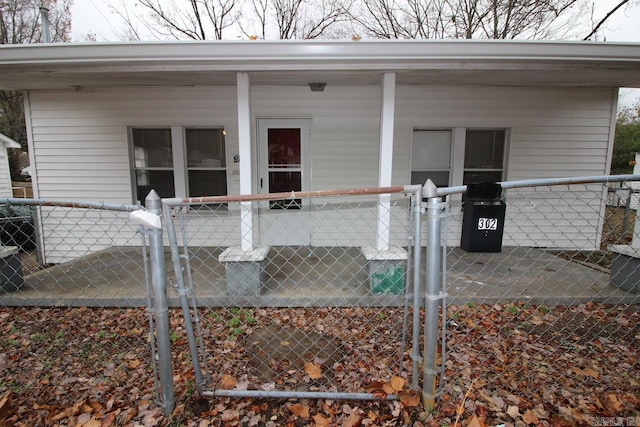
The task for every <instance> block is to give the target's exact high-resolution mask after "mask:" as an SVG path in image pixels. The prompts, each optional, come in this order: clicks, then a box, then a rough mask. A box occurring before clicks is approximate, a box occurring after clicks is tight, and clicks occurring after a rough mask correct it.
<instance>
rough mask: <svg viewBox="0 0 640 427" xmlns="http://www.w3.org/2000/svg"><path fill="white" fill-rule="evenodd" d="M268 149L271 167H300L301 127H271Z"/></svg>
mask: <svg viewBox="0 0 640 427" xmlns="http://www.w3.org/2000/svg"><path fill="white" fill-rule="evenodd" d="M267 150H268V161H269V168H286V167H297V168H299V167H300V165H301V162H300V158H301V156H300V129H296V128H294V129H269V134H268V146H267Z"/></svg>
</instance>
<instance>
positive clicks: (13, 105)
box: [0, 0, 71, 178]
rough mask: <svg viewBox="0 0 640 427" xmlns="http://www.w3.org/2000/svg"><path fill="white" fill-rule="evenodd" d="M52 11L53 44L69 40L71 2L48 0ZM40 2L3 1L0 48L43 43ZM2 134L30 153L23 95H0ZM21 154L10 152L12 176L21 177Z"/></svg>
mask: <svg viewBox="0 0 640 427" xmlns="http://www.w3.org/2000/svg"><path fill="white" fill-rule="evenodd" d="M43 3H44V5H45V6H47V7H48V9H49V21H50V22H51V25H50V30H51V41H52V42H61V41H68V40H69V31H70V29H71V14H70V8H71V1H70V0H49V1H45V2H43ZM39 4H40V1H39V0H2V1H0V44H27V43H38V42H40V41H41V40H42V29H41V25H40V12H39V8H38V6H39ZM0 132H2V133H3V134H5V135H7V136H9V137H11V138H12V139H14V140H15V141H18V142H19V143H20V145H22V149H23V150H27V131H26V126H25V119H24V105H23V98H22V93H20V92H16V91H0ZM19 154H20V153H19V150H11V153H10V158H9V160H10V162H9V163H10V166H11V175H12V176H13V177H14V178H17V177H19V175H20V170H19V168H18V162H17V157H19Z"/></svg>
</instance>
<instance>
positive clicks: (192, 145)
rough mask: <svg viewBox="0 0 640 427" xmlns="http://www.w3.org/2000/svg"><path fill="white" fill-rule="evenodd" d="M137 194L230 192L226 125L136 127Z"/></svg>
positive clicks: (141, 197) (141, 196)
mask: <svg viewBox="0 0 640 427" xmlns="http://www.w3.org/2000/svg"><path fill="white" fill-rule="evenodd" d="M130 134H131V140H132V141H131V145H132V155H133V166H134V177H135V190H136V194H135V198H136V200H137V201H140V202H144V199H145V197H146V196H147V194H148V193H149V191H150V190H151V189H154V190H155V191H156V192H157V193H158V195H159V196H160V197H184V196H189V197H198V196H222V195H226V194H227V170H226V152H225V133H224V129H223V128H199V127H198V128H196V127H189V128H188V127H181V126H172V127H168V128H132V129H131V133H130Z"/></svg>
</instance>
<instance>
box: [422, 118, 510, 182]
mask: <svg viewBox="0 0 640 427" xmlns="http://www.w3.org/2000/svg"><path fill="white" fill-rule="evenodd" d="M506 138H507V130H506V129H472V128H453V129H449V130H414V132H413V149H412V159H411V163H412V166H411V183H412V184H424V183H425V182H426V181H427V179H431V181H433V183H434V184H435V185H437V186H438V187H447V186H450V185H452V186H455V185H462V184H467V183H471V182H498V181H503V180H504V160H505V149H506V145H507V144H506Z"/></svg>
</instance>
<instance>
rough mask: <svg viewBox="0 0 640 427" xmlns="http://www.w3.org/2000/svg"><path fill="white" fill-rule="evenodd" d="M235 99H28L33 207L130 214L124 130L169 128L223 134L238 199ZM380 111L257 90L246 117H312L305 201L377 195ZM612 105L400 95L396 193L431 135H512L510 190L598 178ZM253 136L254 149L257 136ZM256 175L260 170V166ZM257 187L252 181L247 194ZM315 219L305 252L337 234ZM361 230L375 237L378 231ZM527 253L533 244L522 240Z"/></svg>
mask: <svg viewBox="0 0 640 427" xmlns="http://www.w3.org/2000/svg"><path fill="white" fill-rule="evenodd" d="M381 82H382V78H381ZM236 97H237V92H236V87H235V86H230V87H163V88H120V89H104V90H102V89H101V90H78V91H61V92H32V93H30V94H29V107H30V109H31V111H30V116H29V117H30V122H29V123H28V126H29V127H30V131H31V132H30V134H31V137H32V141H30V143H31V150H33V156H34V158H35V164H34V165H33V167H34V168H35V174H36V176H37V180H38V186H37V187H38V196H39V197H43V198H53V199H55V198H59V199H70V198H74V199H86V200H104V201H106V202H110V203H131V201H132V200H133V194H132V185H133V184H132V182H131V172H130V156H129V149H128V138H127V127H128V126H170V125H176V126H177V125H179V126H211V125H215V126H218V125H220V126H224V127H225V130H226V157H227V159H226V163H227V166H228V170H227V179H228V189H229V194H238V193H239V171H238V164H237V163H233V157H234V156H235V155H236V154H238V136H237V135H238V130H237V116H238V111H237V105H236ZM380 100H381V86H361V87H336V86H331V85H327V87H326V88H325V91H324V92H311V91H310V90H309V88H308V87H306V86H299V87H281V86H252V88H251V108H252V111H251V113H252V117H253V119H254V121H253V125H254V126H255V118H256V117H264V118H311V140H310V159H311V160H310V167H311V179H310V188H311V189H312V190H324V189H337V188H357V187H374V186H376V185H377V182H378V176H377V174H378V150H379V146H380V136H379V132H380ZM614 100H615V97H614V91H613V90H611V89H598V88H575V89H571V88H569V89H563V88H510V87H447V86H417V85H416V86H402V85H398V86H397V87H396V112H395V126H394V158H393V180H392V185H402V184H408V183H409V182H410V174H411V159H410V156H411V147H412V134H413V131H414V129H429V128H432V129H455V128H503V129H509V130H510V134H509V138H508V139H509V149H508V151H507V153H508V154H507V158H506V159H505V178H506V179H509V180H517V179H533V178H548V177H563V176H575V175H602V174H605V173H607V171H608V165H607V158H608V157H607V156H608V152H609V151H608V150H609V139H610V131H611V123H612V116H611V115H612V111H613V110H614V107H615V106H614ZM252 136H253V138H252V140H253V141H254V142H255V137H256V135H255V129H252ZM253 153H254V156H255V146H254V147H253ZM454 155H455V153H454ZM252 164H253V165H254V167H255V165H256V159H255V158H254V159H252ZM256 185H257V180H256V171H255V170H254V171H253V182H252V188H253V192H256V191H257V190H256ZM514 202H517V201H513V202H512V204H513V203H514ZM403 206H404V205H403ZM229 208H230V212H229V217H228V218H227V219H226V220H224V219H221V218H216V219H215V221H219V222H218V223H216V224H212V223H210V224H207V230H215V231H212V232H211V233H208V232H207V233H204V232H202V230H201V229H199V228H198V227H199V226H198V225H197V224H194V226H193V227H194V230H198V231H194V232H195V233H196V234H198V239H197V240H196V241H194V242H193V244H194V245H198V244H209V245H211V244H221V245H226V244H238V239H239V224H238V223H239V218H238V217H237V216H235V215H236V213H237V212H235V211H234V208H233V206H231V205H230V206H229ZM403 209H404V208H403V207H401V206H398V209H397V210H398V211H399V212H400V214H399V215H400V216H404V215H405V213H406V212H404V211H403ZM558 209H563V208H562V206H560V207H559V208H558ZM596 211H597V210H596ZM232 215H233V216H232ZM315 215H320V216H319V217H316V219H314V230H312V233H313V239H312V244H319V243H322V244H330V243H331V242H326V241H323V240H321V239H322V232H323V227H332V226H334V225H335V223H334V222H332V221H325V220H324V219H325V217H328V214H327V215H325V214H320V213H316V214H315ZM507 215H510V211H509V205H507ZM355 216H357V215H354V217H355ZM589 219H590V218H589ZM392 221H394V219H392ZM512 223H513V222H512ZM201 225H203V224H201ZM348 225H349V224H346V226H348ZM363 227H366V228H367V229H369V230H371V229H374V228H375V221H373V220H372V221H369V222H368V223H367V224H366V225H364V224H363ZM400 228H401V226H400V225H398V228H397V229H400ZM394 231H396V229H393V230H392V236H394V233H393V232H394ZM374 233H375V232H374V231H372V232H371V234H374ZM397 234H398V235H397V237H395V240H394V241H392V244H397V243H401V244H405V241H406V233H402V234H400V233H397ZM593 234H594V235H595V234H596V233H595V232H594V233H593ZM532 237H536V236H532ZM314 239H317V240H314ZM367 239H368V237H367ZM454 240H455V239H454ZM514 242H515V240H513V241H511V243H514ZM527 242H531V240H530V239H529V240H519V241H518V243H519V244H526V243H527ZM348 243H361V242H350V241H349V239H348V236H345V238H344V241H341V242H334V244H348ZM454 243H455V242H454ZM509 243H510V242H505V245H506V244H509ZM585 245H586V243H585Z"/></svg>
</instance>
